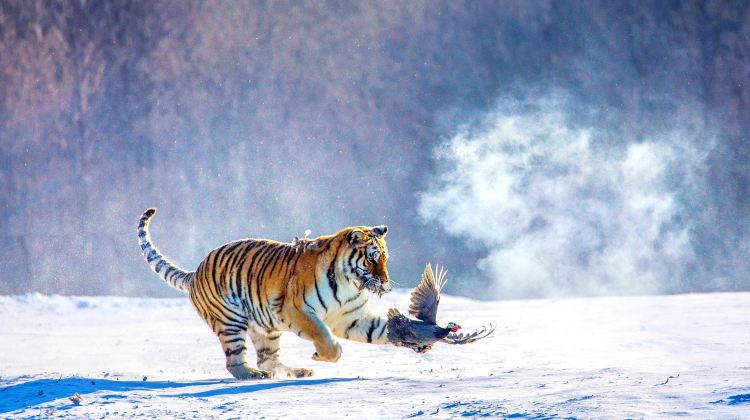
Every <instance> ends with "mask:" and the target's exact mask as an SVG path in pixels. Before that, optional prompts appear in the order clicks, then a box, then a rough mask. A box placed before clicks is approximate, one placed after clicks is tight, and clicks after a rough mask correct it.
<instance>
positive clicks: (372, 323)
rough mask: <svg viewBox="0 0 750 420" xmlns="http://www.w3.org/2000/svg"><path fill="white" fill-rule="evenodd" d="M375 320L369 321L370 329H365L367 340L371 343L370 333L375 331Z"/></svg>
mask: <svg viewBox="0 0 750 420" xmlns="http://www.w3.org/2000/svg"><path fill="white" fill-rule="evenodd" d="M375 321H377V320H376V319H375V318H373V319H372V321H370V329H369V330H368V331H367V342H368V343H372V333H373V331H375Z"/></svg>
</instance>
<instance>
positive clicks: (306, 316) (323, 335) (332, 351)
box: [290, 310, 341, 363]
mask: <svg viewBox="0 0 750 420" xmlns="http://www.w3.org/2000/svg"><path fill="white" fill-rule="evenodd" d="M290 319H291V321H292V323H293V325H294V333H296V334H297V335H299V336H300V337H301V338H304V339H306V340H310V341H312V342H313V344H315V353H314V354H313V356H312V358H313V360H317V361H320V362H331V363H335V362H337V361H338V360H339V358H340V357H341V344H339V343H337V342H336V339H335V338H334V337H333V335H332V334H331V331H330V330H329V329H328V327H327V326H326V325H325V324H324V323H323V321H322V320H321V319H320V317H318V315H316V314H315V313H312V312H311V311H310V312H308V311H303V310H295V311H293V312H292V313H291V314H290ZM297 329H299V331H297Z"/></svg>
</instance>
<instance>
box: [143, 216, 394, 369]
mask: <svg viewBox="0 0 750 420" xmlns="http://www.w3.org/2000/svg"><path fill="white" fill-rule="evenodd" d="M155 213H156V209H154V208H150V209H148V210H146V211H145V212H144V213H143V214H142V216H141V218H140V221H139V223H138V229H137V233H138V243H139V245H140V248H141V252H142V254H143V257H144V258H145V260H146V262H147V263H148V264H149V266H150V267H151V269H152V270H153V271H154V272H156V274H157V275H159V277H161V279H162V280H164V281H165V282H166V283H167V284H169V285H170V286H172V287H174V288H175V289H177V290H179V291H182V292H186V293H187V294H188V296H189V299H190V302H191V303H192V306H193V307H194V308H195V309H196V311H197V312H198V314H199V315H200V317H201V318H203V320H204V321H205V322H206V323H207V324H208V326H209V327H210V328H211V330H212V331H213V332H214V334H215V335H216V336H217V337H218V339H219V343H220V344H221V347H222V349H223V350H224V355H225V356H226V368H227V370H228V371H229V373H230V374H231V375H232V376H234V377H235V378H237V379H238V380H251V379H264V378H272V377H289V378H301V377H308V376H312V375H313V371H312V370H311V369H308V368H292V367H288V366H286V365H284V364H283V363H282V362H281V360H280V357H279V349H280V339H281V335H282V332H284V331H291V332H293V333H294V334H296V335H298V336H299V337H301V338H303V339H305V340H309V341H312V343H313V345H314V347H315V352H314V353H313V355H312V359H313V360H316V361H323V362H333V363H335V362H337V361H338V360H339V358H340V357H341V353H342V348H341V344H339V342H338V341H337V339H336V337H338V338H343V339H348V340H353V341H358V342H367V343H373V344H388V343H389V341H388V331H387V319H385V318H383V317H380V316H378V315H376V314H374V313H373V312H372V310H371V309H370V305H369V298H370V294H375V295H377V296H379V297H380V296H382V295H383V294H385V293H387V292H389V291H390V290H391V283H390V277H389V275H388V269H387V262H388V248H387V245H386V241H385V237H386V234H387V233H388V227H387V226H385V225H380V226H374V227H367V226H352V227H346V228H344V229H341V230H339V231H338V232H337V233H335V234H332V235H325V236H319V237H317V238H310V239H308V238H307V235H305V237H304V238H302V239H299V238H295V240H294V241H292V242H291V243H283V242H278V241H274V240H269V239H241V240H236V241H232V242H229V243H226V244H224V245H221V246H219V247H218V248H216V249H214V250H213V251H211V252H209V253H208V255H207V256H206V257H205V258H204V259H203V261H201V263H200V264H199V265H198V268H197V269H196V270H195V271H186V270H184V269H182V268H180V267H178V266H177V265H175V264H174V263H172V262H171V261H169V260H168V259H167V258H166V257H165V256H164V255H162V254H161V252H159V250H158V249H157V248H156V247H155V246H154V244H153V242H152V240H151V235H150V233H149V224H150V222H151V218H152V217H153V216H154V214H155ZM248 338H249V341H250V342H251V343H252V345H253V347H254V348H255V354H256V359H257V368H254V367H252V366H251V365H250V363H249V362H248V347H249V344H248Z"/></svg>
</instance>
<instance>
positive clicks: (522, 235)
mask: <svg viewBox="0 0 750 420" xmlns="http://www.w3.org/2000/svg"><path fill="white" fill-rule="evenodd" d="M570 101H572V99H570V98H569V97H568V98H567V99H564V98H559V97H557V98H555V97H536V98H531V99H528V100H526V102H524V103H521V102H519V101H514V100H513V99H507V98H506V99H503V100H501V101H499V102H500V103H501V104H502V105H499V106H498V108H497V109H496V110H494V111H493V112H491V113H489V114H488V115H487V116H485V117H483V118H482V119H481V120H480V121H478V122H477V123H476V124H475V125H472V126H467V127H463V128H461V129H460V130H459V132H458V134H456V135H455V136H454V137H453V138H451V139H450V140H449V141H447V142H446V143H445V144H443V145H441V146H439V147H438V148H437V151H436V157H437V158H438V159H439V160H441V161H442V163H443V165H442V166H443V169H442V170H441V171H438V173H437V174H436V175H435V178H436V181H435V182H434V185H433V186H432V187H431V188H429V189H428V190H426V191H425V192H423V193H422V195H421V199H420V207H419V211H420V215H421V216H422V218H423V219H424V220H425V222H426V223H430V222H437V223H440V225H441V226H442V227H443V229H444V230H445V231H446V232H447V233H448V234H450V235H453V236H456V237H459V238H461V239H462V240H465V242H466V243H467V245H468V246H471V247H475V248H479V249H481V251H482V252H483V253H484V254H485V255H484V256H483V257H481V258H480V259H479V261H478V262H477V266H478V268H479V270H481V272H483V274H484V275H486V276H487V277H489V278H491V279H495V282H494V283H493V284H492V286H493V288H494V293H495V296H504V297H528V296H534V297H540V296H575V295H602V294H654V293H669V292H675V291H684V290H690V289H691V288H692V287H693V284H691V280H695V279H693V277H694V276H695V275H696V274H697V273H695V268H694V267H695V266H696V265H697V264H698V262H699V260H700V259H703V258H705V257H704V256H703V255H700V254H699V251H698V250H697V249H696V247H695V246H694V245H693V244H694V243H695V242H697V241H699V240H700V238H699V237H697V235H696V233H695V232H696V227H698V226H700V225H701V224H702V223H704V214H703V212H704V209H703V206H704V205H705V198H706V197H705V192H706V187H707V186H708V184H707V179H706V173H707V168H706V165H707V162H706V159H707V157H708V155H709V153H710V152H711V148H712V144H714V143H715V138H713V137H711V135H712V133H711V130H710V129H708V128H704V129H702V130H697V131H695V130H693V131H686V130H684V129H681V128H680V124H679V123H677V122H675V123H674V124H672V123H665V122H664V121H662V124H661V127H662V128H661V129H660V130H652V131H646V132H644V133H643V135H642V136H640V138H639V139H638V140H637V141H632V142H628V141H624V140H623V139H617V138H615V139H607V137H608V136H610V137H611V136H613V135H614V136H618V135H619V133H617V132H616V131H613V130H612V129H611V127H610V128H609V129H608V130H607V131H605V130H602V129H599V128H597V127H595V126H585V125H584V126H580V125H578V126H577V125H575V124H574V123H573V122H571V120H575V115H568V114H567V113H566V111H565V110H567V109H575V108H580V107H581V105H579V106H571V103H570ZM706 275H713V276H716V275H717V274H716V273H701V276H706ZM724 286H725V287H726V285H724Z"/></svg>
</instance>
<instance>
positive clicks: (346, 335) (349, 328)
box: [344, 319, 359, 338]
mask: <svg viewBox="0 0 750 420" xmlns="http://www.w3.org/2000/svg"><path fill="white" fill-rule="evenodd" d="M357 322H359V320H358V319H355V320H354V321H352V323H351V324H349V326H348V327H347V328H346V331H344V337H345V338H349V331H351V329H352V328H354V327H355V326H356V325H357Z"/></svg>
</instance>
